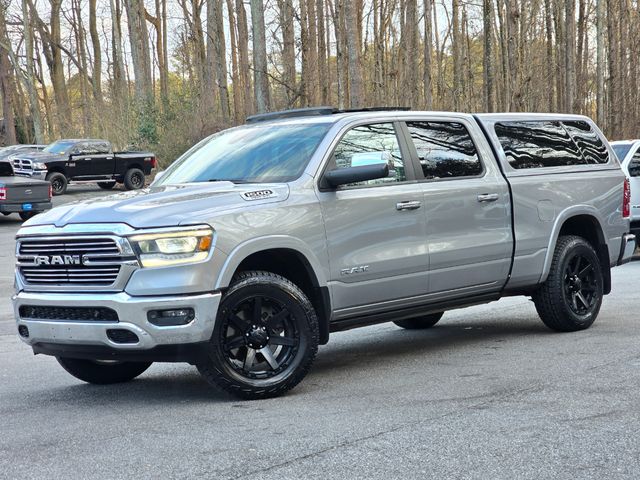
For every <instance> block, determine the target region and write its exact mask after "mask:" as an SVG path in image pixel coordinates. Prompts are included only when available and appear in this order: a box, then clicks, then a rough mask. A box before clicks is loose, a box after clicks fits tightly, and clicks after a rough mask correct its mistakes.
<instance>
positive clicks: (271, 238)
mask: <svg viewBox="0 0 640 480" xmlns="http://www.w3.org/2000/svg"><path fill="white" fill-rule="evenodd" d="M628 217H629V184H628V181H627V179H626V178H625V176H624V174H623V173H622V170H621V169H620V165H619V163H618V160H617V159H616V157H615V155H614V154H613V152H612V150H611V147H610V146H609V144H608V143H607V141H606V139H605V138H604V136H603V135H602V133H601V132H600V130H599V129H598V128H597V127H596V126H595V125H594V124H593V122H592V121H591V120H590V119H589V118H586V117H582V116H569V115H540V114H491V115H489V114H485V115H468V114H462V113H434V112H417V111H400V110H396V111H386V110H369V111H360V112H354V111H350V112H341V111H338V110H334V109H331V108H317V109H302V110H293V111H287V112H278V113H272V114H265V115H258V116H254V117H250V118H249V119H247V123H246V125H243V126H240V127H237V128H232V129H229V130H225V131H222V132H219V133H217V134H215V135H212V136H211V137H208V138H206V139H204V140H202V141H201V142H200V143H198V144H197V145H195V146H194V147H193V148H191V149H190V150H189V151H187V152H186V153H185V154H184V155H183V156H182V157H180V158H179V159H178V160H177V161H176V162H175V163H174V164H173V165H172V166H171V167H170V168H169V169H167V171H166V172H165V173H164V175H162V176H161V177H160V178H158V179H157V180H156V181H155V182H154V184H153V185H152V186H151V187H150V188H148V189H144V190H141V191H137V192H129V193H123V194H120V195H115V196H110V197H108V198H104V199H102V200H96V199H93V200H89V201H85V202H81V203H77V204H72V205H64V206H61V207H58V208H55V209H53V210H52V211H50V212H48V213H45V214H42V215H38V216H37V217H35V218H33V219H32V220H30V221H29V222H28V223H27V224H25V226H24V227H23V228H22V229H21V230H20V231H19V232H18V235H17V246H16V258H17V267H16V288H17V291H16V294H15V296H14V305H15V315H16V319H17V329H18V332H19V335H20V337H21V338H22V340H24V342H26V343H27V344H29V345H30V346H31V347H32V348H33V351H34V352H35V353H36V354H46V355H53V356H55V357H57V359H58V361H59V363H60V364H61V365H62V367H63V368H64V369H66V370H67V371H68V372H69V373H70V374H72V375H74V376H75V377H77V378H79V379H81V380H84V381H87V382H91V383H115V382H122V381H127V380H131V379H133V378H135V377H136V376H138V375H140V374H141V373H142V372H144V371H145V369H147V368H148V367H149V365H150V364H151V363H152V362H157V361H181V362H189V363H191V364H194V365H196V366H197V368H198V369H199V371H200V372H201V374H202V375H203V376H204V378H205V379H206V380H207V381H208V382H209V383H211V384H213V385H217V386H218V387H221V388H222V389H224V390H226V391H228V392H231V393H232V394H234V395H236V396H239V397H242V398H262V397H268V396H274V395H279V394H282V393H283V392H285V391H287V390H289V389H291V388H292V387H294V386H295V385H296V384H297V383H298V382H300V381H301V380H302V378H303V377H304V376H305V375H306V373H307V372H308V371H309V369H310V368H311V364H312V362H313V360H314V357H315V356H316V353H317V350H318V345H319V344H325V343H327V341H328V340H329V334H330V332H335V331H340V330H346V329H350V328H354V327H360V326H364V325H371V324H374V323H380V322H388V321H393V322H394V323H396V324H397V325H399V326H400V327H403V328H408V329H419V328H428V327H432V326H433V325H435V324H436V323H437V322H438V321H439V320H440V318H441V317H442V315H443V312H445V311H447V310H450V309H454V308H460V307H466V306H469V305H474V304H479V303H486V302H491V301H494V300H498V299H499V298H501V297H504V296H509V295H527V296H531V297H532V298H533V301H534V302H535V305H536V308H537V311H538V313H539V315H540V317H541V319H542V321H543V322H544V323H545V324H546V325H547V326H548V327H550V328H551V329H553V330H557V331H575V330H580V329H585V328H588V327H589V326H590V325H591V324H592V323H593V322H594V320H595V319H596V317H597V315H598V312H599V310H600V306H601V304H602V300H603V296H604V295H606V294H607V293H609V291H610V290H611V275H610V269H611V267H614V266H616V265H620V264H623V263H625V262H627V261H628V260H629V259H630V257H631V255H632V252H633V247H634V236H633V235H631V234H629V233H628V232H629V218H628Z"/></svg>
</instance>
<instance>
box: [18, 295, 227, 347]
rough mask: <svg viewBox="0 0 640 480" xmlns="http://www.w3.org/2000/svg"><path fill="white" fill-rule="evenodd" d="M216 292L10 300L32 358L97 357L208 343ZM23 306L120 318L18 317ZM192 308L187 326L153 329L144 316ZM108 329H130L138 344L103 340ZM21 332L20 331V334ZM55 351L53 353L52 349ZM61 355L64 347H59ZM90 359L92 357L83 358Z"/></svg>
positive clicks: (214, 315) (108, 339) (45, 296)
mask: <svg viewBox="0 0 640 480" xmlns="http://www.w3.org/2000/svg"><path fill="white" fill-rule="evenodd" d="M220 297H221V294H220V293H203V294H198V295H172V296H153V297H152V296H149V297H132V296H130V295H128V294H127V293H125V292H120V293H103V294H98V293H83V294H80V293H69V294H66V293H50V292H48V293H33V292H24V291H23V292H20V293H18V294H17V295H15V296H14V297H13V306H14V312H15V317H16V322H17V327H18V329H20V326H25V327H27V329H28V337H25V336H24V335H20V338H21V339H22V340H23V341H24V342H25V343H27V344H28V345H31V346H32V347H33V349H34V352H36V353H48V351H47V350H46V349H43V348H42V346H43V345H47V346H51V345H54V346H58V347H59V348H58V349H60V348H62V347H63V346H68V347H69V349H70V350H73V348H76V347H82V349H83V350H84V351H89V352H91V350H92V349H93V350H94V351H95V352H96V353H95V358H96V359H100V358H102V357H101V353H100V352H104V351H110V352H116V353H117V352H122V353H126V352H131V353H134V352H138V353H142V352H145V351H153V350H157V349H161V348H163V347H168V346H179V345H187V344H195V343H198V342H206V341H208V340H209V339H210V338H211V335H212V333H213V326H214V323H215V318H216V314H217V310H218V305H219V303H220ZM21 306H37V307H54V308H55V307H60V308H65V307H94V308H96V307H103V308H110V309H112V310H114V311H115V312H116V313H117V314H118V319H119V320H118V321H87V320H82V321H77V320H46V319H30V318H21V317H20V307H21ZM181 308H193V310H194V312H195V318H194V319H193V320H192V321H191V322H190V323H189V324H187V325H179V326H163V327H160V326H156V325H153V324H152V323H150V322H149V321H148V320H147V312H148V311H150V310H159V309H181ZM110 329H122V330H128V331H129V332H132V333H134V334H135V335H136V336H137V337H138V342H137V343H116V342H114V341H112V340H111V339H110V338H109V337H108V336H107V331H108V330H110ZM23 330H24V329H23ZM54 350H55V349H54ZM62 350H64V348H62ZM85 356H87V357H89V358H90V357H91V353H89V354H87V355H85Z"/></svg>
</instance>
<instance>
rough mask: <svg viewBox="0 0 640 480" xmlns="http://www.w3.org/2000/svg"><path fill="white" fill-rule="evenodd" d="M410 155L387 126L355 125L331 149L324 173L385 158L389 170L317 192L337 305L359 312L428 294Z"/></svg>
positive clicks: (422, 231)
mask: <svg viewBox="0 0 640 480" xmlns="http://www.w3.org/2000/svg"><path fill="white" fill-rule="evenodd" d="M408 158H409V154H408V152H407V150H406V145H404V144H402V143H401V142H399V141H398V137H397V135H396V132H395V129H394V126H393V125H392V124H391V123H387V124H384V123H383V124H373V125H361V126H357V127H354V128H353V129H351V130H349V131H348V132H347V133H346V134H345V135H344V136H343V138H342V139H341V141H340V142H339V143H338V145H337V147H336V149H335V151H334V152H333V156H332V159H331V161H330V162H329V165H328V166H327V169H328V170H332V169H336V168H348V167H351V166H354V167H356V166H359V165H363V164H370V163H372V162H376V163H377V162H382V161H384V162H386V163H388V164H389V171H390V175H389V177H387V178H385V179H380V180H372V181H369V182H361V183H359V184H355V185H349V186H345V187H340V188H339V189H337V190H334V191H319V192H318V198H319V201H320V205H321V208H322V215H323V219H324V224H325V228H326V233H327V247H328V252H329V267H330V286H331V293H332V301H333V305H334V309H335V310H341V309H346V308H350V309H352V310H350V311H351V312H352V313H354V314H355V313H364V311H365V310H366V305H370V304H374V303H380V302H385V301H388V300H393V299H398V298H404V297H410V296H415V295H423V294H425V293H427V276H426V269H427V265H428V248H427V243H426V225H425V217H424V208H423V205H422V201H423V192H422V187H421V186H420V184H418V183H415V182H413V180H414V175H415V174H414V171H413V168H412V165H411V163H410V162H409V161H407V160H406V159H408ZM359 306H364V307H363V309H360V311H359V309H358V308H357V307H359ZM354 307H356V308H354ZM338 315H339V313H338Z"/></svg>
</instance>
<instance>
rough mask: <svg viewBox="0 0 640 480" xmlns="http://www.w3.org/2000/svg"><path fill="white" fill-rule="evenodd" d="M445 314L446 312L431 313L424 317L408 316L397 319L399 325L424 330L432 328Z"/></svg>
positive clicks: (408, 328)
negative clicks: (403, 318)
mask: <svg viewBox="0 0 640 480" xmlns="http://www.w3.org/2000/svg"><path fill="white" fill-rule="evenodd" d="M442 315H444V312H439V313H431V314H429V315H423V316H422V317H414V318H407V319H405V320H396V321H394V322H393V323H395V324H396V325H397V326H399V327H402V328H406V329H407V330H422V329H424V328H431V327H433V326H434V325H435V324H436V323H438V322H439V321H440V319H441V318H442Z"/></svg>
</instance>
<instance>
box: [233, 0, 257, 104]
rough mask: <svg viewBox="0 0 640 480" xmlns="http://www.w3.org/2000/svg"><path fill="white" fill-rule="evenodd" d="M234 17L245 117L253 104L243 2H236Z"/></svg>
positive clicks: (245, 13)
mask: <svg viewBox="0 0 640 480" xmlns="http://www.w3.org/2000/svg"><path fill="white" fill-rule="evenodd" d="M236 17H237V19H238V51H239V59H240V80H241V87H240V88H241V90H240V91H241V92H242V96H243V105H244V110H245V115H249V114H251V113H253V111H254V108H253V102H252V100H251V76H250V74H249V73H250V72H251V70H250V67H249V30H248V27H247V12H246V10H245V9H244V2H243V1H242V0H236Z"/></svg>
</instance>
